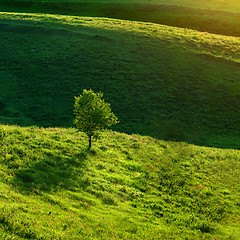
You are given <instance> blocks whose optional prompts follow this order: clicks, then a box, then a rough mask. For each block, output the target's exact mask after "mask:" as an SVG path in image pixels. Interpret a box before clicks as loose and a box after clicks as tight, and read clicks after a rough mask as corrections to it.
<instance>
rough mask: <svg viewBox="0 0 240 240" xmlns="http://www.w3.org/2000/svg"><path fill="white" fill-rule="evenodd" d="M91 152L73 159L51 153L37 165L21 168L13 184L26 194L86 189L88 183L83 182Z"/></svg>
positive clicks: (83, 152) (36, 163) (82, 152)
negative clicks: (63, 189)
mask: <svg viewBox="0 0 240 240" xmlns="http://www.w3.org/2000/svg"><path fill="white" fill-rule="evenodd" d="M89 154H93V153H92V152H91V151H89V150H83V151H81V152H79V153H78V154H76V155H74V156H72V157H66V156H62V155H57V154H56V153H54V152H53V153H49V154H48V155H47V156H46V157H44V158H43V159H41V160H38V161H36V162H35V163H33V164H31V165H29V166H27V167H25V168H21V169H19V170H17V171H16V174H15V176H14V178H13V180H12V181H11V183H12V184H13V185H14V186H15V187H16V188H18V189H19V190H21V191H24V192H25V193H26V194H27V193H29V192H32V191H34V192H37V191H43V192H56V191H58V190H60V189H61V188H65V189H68V190H71V191H74V190H75V191H76V189H80V188H81V189H84V188H86V187H87V185H88V183H87V182H86V180H85V181H84V180H83V176H84V170H85V169H86V159H87V156H88V155H89Z"/></svg>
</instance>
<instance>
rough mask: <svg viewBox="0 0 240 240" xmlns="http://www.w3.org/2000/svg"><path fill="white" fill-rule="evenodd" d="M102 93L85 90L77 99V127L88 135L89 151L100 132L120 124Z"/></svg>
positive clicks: (75, 108) (75, 106)
mask: <svg viewBox="0 0 240 240" xmlns="http://www.w3.org/2000/svg"><path fill="white" fill-rule="evenodd" d="M102 97H103V94H102V93H101V92H99V93H95V92H93V90H91V89H90V90H86V89H84V90H83V93H82V95H80V96H78V97H75V104H74V113H75V116H76V118H75V120H74V124H75V125H76V127H77V129H78V130H79V131H82V132H84V133H86V134H87V136H88V140H89V149H90V148H91V146H92V138H97V137H98V136H99V133H100V131H102V130H103V129H105V128H107V127H109V126H111V125H113V124H117V123H118V118H117V117H116V116H115V115H114V113H113V112H112V110H111V108H110V104H109V103H106V102H104V100H103V99H102Z"/></svg>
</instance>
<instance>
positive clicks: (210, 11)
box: [0, 0, 240, 37]
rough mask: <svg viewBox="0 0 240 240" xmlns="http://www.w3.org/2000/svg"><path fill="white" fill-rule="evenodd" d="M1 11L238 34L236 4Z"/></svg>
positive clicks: (4, 6)
mask: <svg viewBox="0 0 240 240" xmlns="http://www.w3.org/2000/svg"><path fill="white" fill-rule="evenodd" d="M0 11H14V12H15V11H17V12H18V11H20V12H42V13H55V14H56V13H57V14H67V15H79V16H88V17H107V18H115V19H116V18H117V19H124V20H135V21H136V20H137V21H144V22H153V23H158V24H165V25H169V26H176V27H182V28H191V29H195V30H198V31H205V32H211V33H216V34H224V35H231V36H238V37H239V36H240V33H239V20H240V19H239V12H240V4H239V1H236V0H231V1H219V0H214V1H206V0H201V1H192V0H181V1H175V0H172V1H165V0H160V1H158V0H150V1H147V0H136V1H135V0H134V1H121V0H112V1H95V2H94V1H83V0H74V1H61V0H56V1H40V0H32V1H28V0H27V1H23V0H20V1H18V0H16V1H8V0H1V1H0Z"/></svg>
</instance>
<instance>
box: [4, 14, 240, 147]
mask: <svg viewBox="0 0 240 240" xmlns="http://www.w3.org/2000/svg"><path fill="white" fill-rule="evenodd" d="M0 19H1V32H0V37H1V45H0V48H1V49H0V50H1V55H0V66H1V68H0V76H1V83H0V84H1V88H0V89H1V90H0V91H1V99H0V121H1V122H2V123H10V124H21V125H39V126H72V121H73V115H72V113H73V101H74V96H75V95H78V94H79V93H81V92H82V89H83V88H92V89H93V90H95V91H102V92H103V93H104V94H105V95H104V98H105V100H106V101H108V102H110V103H111V104H112V108H113V111H114V112H115V113H116V114H117V116H118V117H119V119H120V124H119V125H118V127H117V128H116V130H119V131H124V132H128V133H140V134H145V135H151V136H154V137H156V138H160V139H167V140H180V141H187V142H190V143H195V144H200V145H208V146H218V147H227V148H239V140H240V139H239V136H240V122H239V119H240V95H239V90H240V82H239V78H240V70H239V50H240V49H239V48H240V47H239V46H240V39H239V38H236V37H227V36H221V35H214V34H209V33H205V32H198V31H193V30H188V29H181V28H175V27H168V26H164V25H158V24H151V23H142V22H134V21H126V20H125V21H124V20H116V19H106V18H89V17H77V16H75V17H74V16H62V15H47V14H20V13H19V14H17V13H1V14H0Z"/></svg>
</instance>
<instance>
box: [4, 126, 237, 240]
mask: <svg viewBox="0 0 240 240" xmlns="http://www.w3.org/2000/svg"><path fill="white" fill-rule="evenodd" d="M0 131H1V133H2V132H3V131H4V132H5V137H4V138H3V139H2V138H1V145H0V151H1V153H2V154H1V155H0V210H1V211H0V237H1V239H220V238H221V239H232V240H238V239H239V237H240V235H239V233H240V221H239V220H240V218H239V216H240V206H239V201H240V192H239V189H240V182H239V177H240V175H239V174H240V171H239V169H240V161H239V160H240V152H239V151H237V150H221V149H214V148H206V147H197V146H194V145H189V144H186V143H176V142H165V141H160V140H156V139H153V138H151V137H142V136H139V135H126V134H123V133H118V132H112V131H107V132H104V133H103V135H102V138H101V139H100V140H99V141H98V142H95V143H94V146H93V149H92V150H91V151H87V150H86V148H87V140H86V138H85V136H84V135H83V134H82V133H78V132H76V130H74V129H71V128H70V129H60V128H37V127H28V128H21V127H16V126H0Z"/></svg>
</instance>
